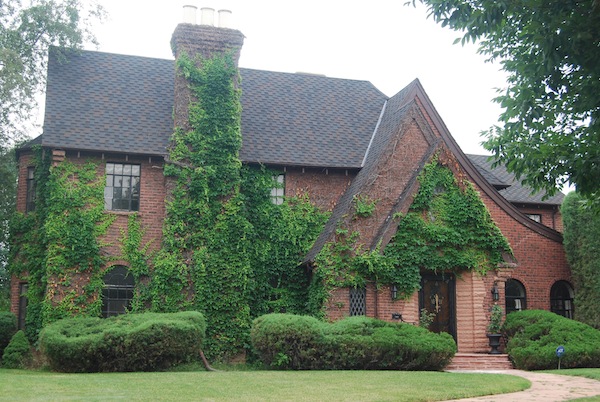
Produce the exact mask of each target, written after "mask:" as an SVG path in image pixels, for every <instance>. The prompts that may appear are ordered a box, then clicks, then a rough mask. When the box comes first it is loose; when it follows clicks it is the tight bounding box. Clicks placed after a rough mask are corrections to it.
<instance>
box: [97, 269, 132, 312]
mask: <svg viewBox="0 0 600 402" xmlns="http://www.w3.org/2000/svg"><path fill="white" fill-rule="evenodd" d="M133 288H134V280H133V275H131V274H130V273H129V270H128V269H127V267H125V266H123V265H117V266H115V267H114V268H113V269H111V270H110V271H109V272H108V273H107V274H106V275H104V288H103V289H102V317H104V318H106V317H112V316H115V315H119V314H124V313H126V312H127V310H128V309H129V308H130V307H131V299H133Z"/></svg>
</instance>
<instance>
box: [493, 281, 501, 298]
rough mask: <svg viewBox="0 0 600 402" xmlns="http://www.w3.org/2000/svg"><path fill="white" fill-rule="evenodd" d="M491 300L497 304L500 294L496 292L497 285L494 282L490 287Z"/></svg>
mask: <svg viewBox="0 0 600 402" xmlns="http://www.w3.org/2000/svg"><path fill="white" fill-rule="evenodd" d="M492 300H494V301H495V302H497V301H498V300H500V292H499V291H498V283H497V282H494V286H492Z"/></svg>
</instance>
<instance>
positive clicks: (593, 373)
mask: <svg viewBox="0 0 600 402" xmlns="http://www.w3.org/2000/svg"><path fill="white" fill-rule="evenodd" d="M544 373H549V374H562V375H575V376H579V377H587V378H591V379H592V380H598V381H600V368H581V369H568V370H544Z"/></svg>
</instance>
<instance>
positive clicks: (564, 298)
mask: <svg viewBox="0 0 600 402" xmlns="http://www.w3.org/2000/svg"><path fill="white" fill-rule="evenodd" d="M573 295H574V293H573V288H572V287H571V285H570V284H569V282H567V281H558V282H555V283H554V285H552V289H550V311H552V312H553V313H556V314H558V315H562V316H563V317H567V318H571V319H573Z"/></svg>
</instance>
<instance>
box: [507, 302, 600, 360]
mask: <svg viewBox="0 0 600 402" xmlns="http://www.w3.org/2000/svg"><path fill="white" fill-rule="evenodd" d="M503 333H504V334H505V335H506V336H507V337H508V342H507V345H506V352H507V353H508V355H509V356H510V359H511V360H512V361H513V363H514V365H515V366H516V368H518V369H523V370H544V369H555V368H556V367H557V365H558V357H557V356H556V348H557V347H558V346H564V348H565V353H564V355H563V356H562V358H561V367H562V368H576V367H600V331H599V330H597V329H595V328H593V327H591V326H589V325H586V324H583V323H581V322H579V321H574V320H570V319H568V318H565V317H562V316H559V315H557V314H554V313H551V312H549V311H543V310H525V311H519V312H514V313H510V314H509V315H508V316H507V317H506V321H505V322H504V326H503Z"/></svg>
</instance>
